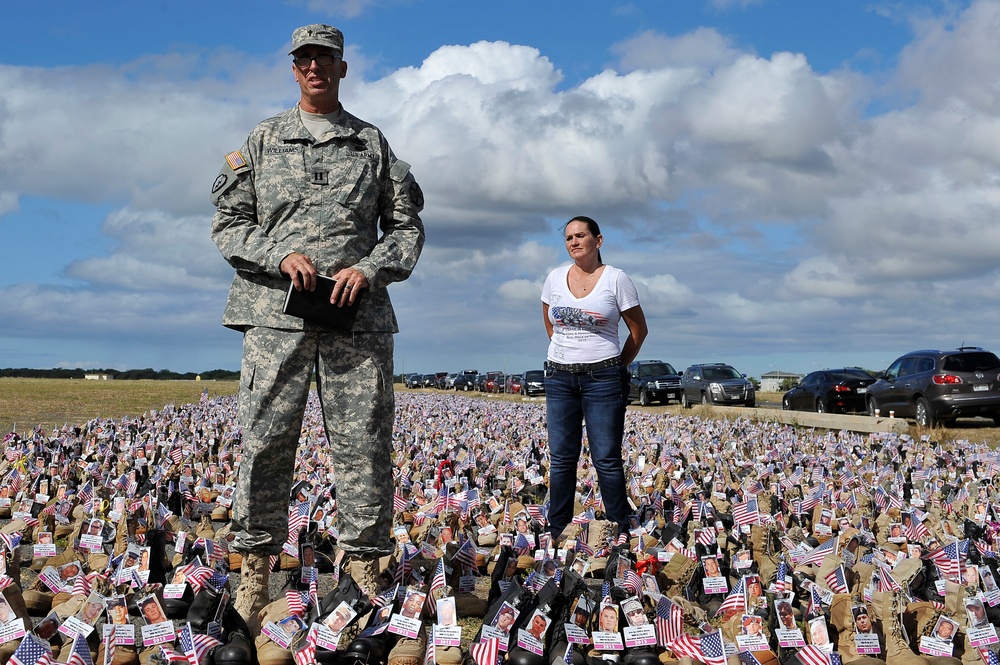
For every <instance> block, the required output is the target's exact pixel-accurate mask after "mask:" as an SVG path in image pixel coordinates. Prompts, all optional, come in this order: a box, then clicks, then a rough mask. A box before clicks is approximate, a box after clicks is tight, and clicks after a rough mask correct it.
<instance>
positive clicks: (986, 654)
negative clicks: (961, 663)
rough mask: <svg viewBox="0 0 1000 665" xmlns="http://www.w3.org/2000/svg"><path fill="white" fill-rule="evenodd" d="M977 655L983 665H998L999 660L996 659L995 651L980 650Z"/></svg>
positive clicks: (999, 664)
mask: <svg viewBox="0 0 1000 665" xmlns="http://www.w3.org/2000/svg"><path fill="white" fill-rule="evenodd" d="M979 655H980V656H981V657H982V659H983V663H984V665H1000V659H998V658H997V654H996V652H995V651H992V650H990V649H980V650H979Z"/></svg>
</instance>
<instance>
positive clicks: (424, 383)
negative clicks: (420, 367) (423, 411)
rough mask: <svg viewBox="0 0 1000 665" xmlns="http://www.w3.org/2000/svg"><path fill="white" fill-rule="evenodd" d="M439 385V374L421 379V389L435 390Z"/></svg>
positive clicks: (426, 375)
mask: <svg viewBox="0 0 1000 665" xmlns="http://www.w3.org/2000/svg"><path fill="white" fill-rule="evenodd" d="M436 383H437V374H424V375H423V376H422V377H420V386H419V387H421V388H433V387H434V385H435V384H436Z"/></svg>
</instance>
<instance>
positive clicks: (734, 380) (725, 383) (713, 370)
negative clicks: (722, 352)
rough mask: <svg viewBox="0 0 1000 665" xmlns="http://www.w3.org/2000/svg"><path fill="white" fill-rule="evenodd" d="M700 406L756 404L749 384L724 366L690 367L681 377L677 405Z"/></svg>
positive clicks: (707, 364) (742, 377)
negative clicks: (679, 399) (679, 402)
mask: <svg viewBox="0 0 1000 665" xmlns="http://www.w3.org/2000/svg"><path fill="white" fill-rule="evenodd" d="M699 402H700V403H702V404H743V405H745V406H754V405H756V404H757V393H756V392H754V388H753V384H752V383H751V382H750V381H749V380H748V379H747V378H746V375H745V374H740V373H739V372H737V371H736V370H735V369H733V368H732V367H731V366H729V365H727V364H725V363H702V364H700V365H691V366H690V367H688V368H687V369H686V370H684V375H683V376H682V377H681V405H682V406H684V407H685V408H688V409H690V408H691V407H692V406H694V405H695V404H697V403H699Z"/></svg>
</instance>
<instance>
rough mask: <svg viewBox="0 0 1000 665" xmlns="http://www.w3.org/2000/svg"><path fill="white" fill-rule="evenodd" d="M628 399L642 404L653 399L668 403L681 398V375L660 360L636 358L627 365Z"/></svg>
mask: <svg viewBox="0 0 1000 665" xmlns="http://www.w3.org/2000/svg"><path fill="white" fill-rule="evenodd" d="M628 375H629V387H628V401H629V402H630V403H631V402H632V401H634V400H639V404H641V405H642V406H649V405H650V404H652V403H653V402H654V401H656V402H661V403H663V404H669V403H670V400H672V399H675V400H679V399H680V398H681V375H680V374H678V373H677V370H675V369H674V367H673V365H671V364H670V363H665V362H663V361H662V360H638V361H636V362H634V363H632V364H631V365H629V366H628Z"/></svg>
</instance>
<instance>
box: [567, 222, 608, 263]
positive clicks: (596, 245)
mask: <svg viewBox="0 0 1000 665" xmlns="http://www.w3.org/2000/svg"><path fill="white" fill-rule="evenodd" d="M564 239H565V241H566V251H567V252H568V253H569V256H570V258H571V259H573V260H574V261H580V260H581V259H583V260H587V259H589V258H590V257H591V256H597V250H599V249H600V248H601V245H602V244H604V236H594V235H592V234H591V233H590V229H589V228H587V224H586V223H584V222H579V221H577V222H570V223H569V224H567V225H566V234H565V236H564Z"/></svg>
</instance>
